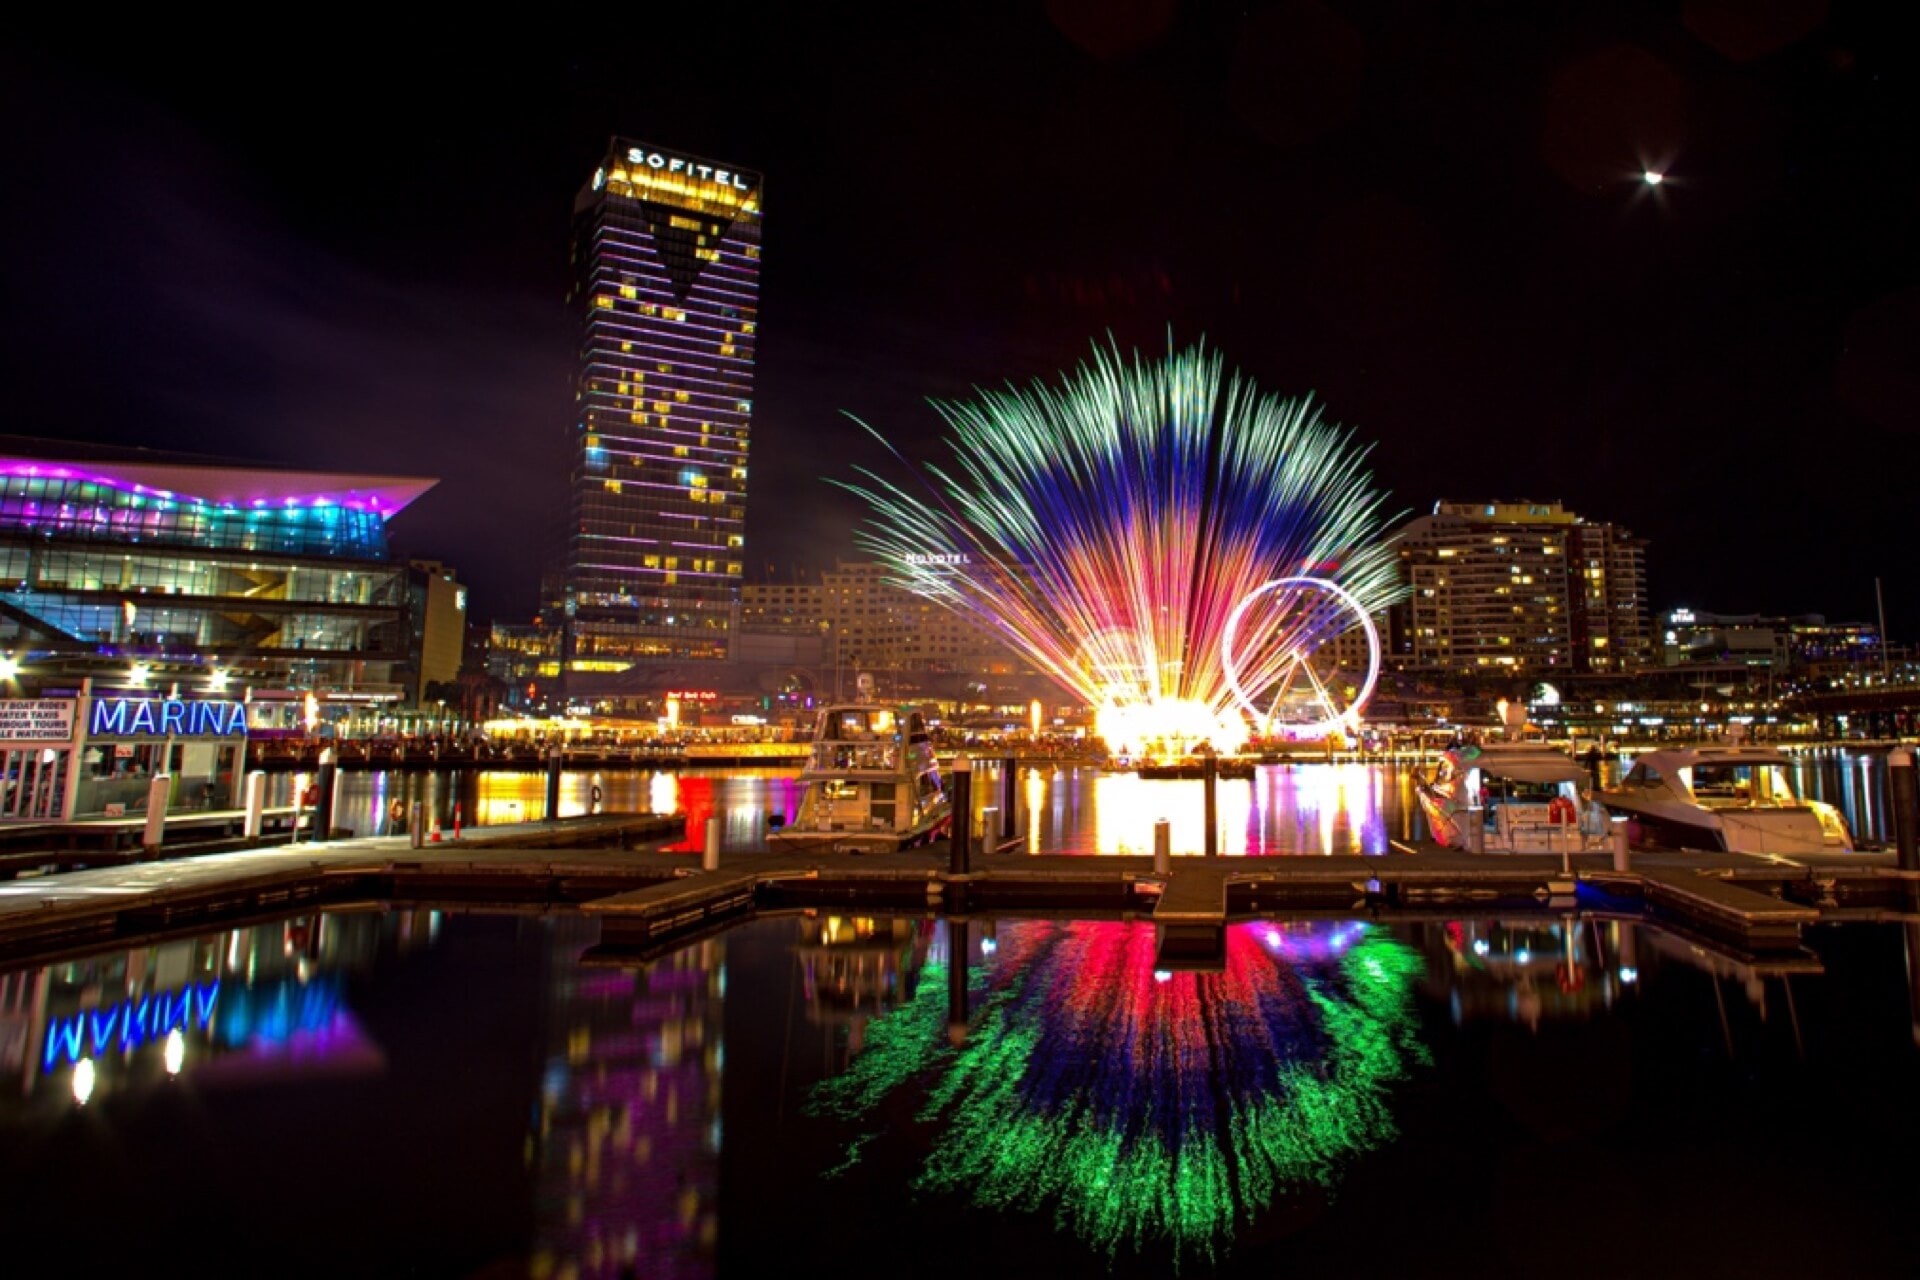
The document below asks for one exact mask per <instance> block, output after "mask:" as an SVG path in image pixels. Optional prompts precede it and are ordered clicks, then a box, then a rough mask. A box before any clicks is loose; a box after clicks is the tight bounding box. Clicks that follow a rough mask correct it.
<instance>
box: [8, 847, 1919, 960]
mask: <svg viewBox="0 0 1920 1280" xmlns="http://www.w3.org/2000/svg"><path fill="white" fill-rule="evenodd" d="M684 829H685V821H684V818H682V817H681V816H679V815H654V814H604V815H599V816H596V817H591V818H571V819H565V820H561V821H558V822H536V823H526V824H521V825H517V826H512V827H493V828H485V829H481V830H478V831H475V832H472V833H470V834H469V835H468V836H467V837H466V838H464V839H462V840H459V841H446V842H443V843H439V844H431V845H427V846H425V847H422V848H414V847H411V845H410V843H409V841H408V840H407V839H406V838H405V837H383V838H365V839H354V840H343V841H339V842H335V843H329V844H321V845H315V844H299V845H291V846H281V847H278V848H271V849H255V850H246V851H236V852H228V853H218V854H210V855H206V856H201V857H191V858H179V859H171V860H166V861H158V862H150V863H141V864H137V865H134V866H131V867H123V868H109V869H101V870H97V871H79V872H70V873H66V874H61V875H52V876H39V877H32V878H27V879H21V880H16V881H12V882H9V883H5V884H0V956H6V957H12V958H25V957H33V958H44V957H46V956H49V955H60V954H78V953H80V952H84V951H88V950H98V949H99V948H100V947H101V946H103V945H137V944H139V943H140V942H142V941H144V940H153V939H157V938H161V937H168V936H175V935H178V934H180V933H184V932H191V931H195V930H200V929H205V928H212V927H217V926H221V925H225V924H228V923H231V922H234V921H238V920H255V919H262V918H268V917H272V916H276V915H286V914H290V913H294V912H299V911H303V910H317V909H328V910H344V909H353V908H365V907H369V906H381V905H385V904H392V903H429V904H435V903H437V904H448V905H457V904H468V905H472V906H476V907H495V908H506V909H519V910H527V909H555V910H581V911H584V912H586V913H587V914H589V915H592V916H594V917H596V918H597V919H598V920H599V921H600V923H601V926H602V934H603V939H604V940H605V942H606V943H608V944H610V945H615V946H627V947H633V948H640V949H643V950H646V951H648V952H657V951H663V950H665V949H668V948H671V947H673V946H677V945H679V944H680V943H682V942H683V941H684V940H685V939H686V938H687V937H689V936H692V935H694V934H697V933H701V932H705V931H708V930H710V929H713V928H717V927H723V926H725V925H727V924H730V923H732V922H734V921H736V920H738V919H741V918H745V917H747V916H750V915H751V914H753V913H754V912H756V911H766V910H782V909H804V908H822V909H834V910H838V911H842V912H861V911H876V912H882V911H919V912H927V911H934V912H943V913H947V914H953V915H970V914H988V915H992V914H1016V915H1017V914H1029V915H1030V914H1058V915H1063V916H1064V915H1076V914H1094V915H1103V916H1119V917H1122V918H1131V919H1140V920H1145V921H1151V922H1154V923H1157V924H1160V925H1163V926H1166V934H1167V938H1166V945H1169V946H1170V947H1171V949H1172V951H1178V952H1180V953H1181V956H1182V958H1185V959H1187V960H1190V961H1192V963H1193V964H1194V965H1195V966H1197V967H1205V963H1206V960H1207V956H1208V942H1209V939H1210V937H1211V936H1212V935H1213V933H1214V932H1216V931H1217V930H1218V929H1220V928H1222V927H1224V925H1225V924H1226V923H1228V922H1229V921H1231V920H1234V919H1240V918H1254V917H1259V916H1262V915H1287V916H1292V917H1298V916H1342V917H1362V918H1386V917H1387V916H1389V915H1392V916H1399V915H1403V914H1408V913H1411V914H1416V915H1420V914H1424V915H1432V916H1437V917H1449V916H1453V915H1458V914H1460V913H1461V912H1463V911H1472V910H1476V909H1492V908H1496V907H1498V908H1501V909H1506V908H1512V907H1518V908H1524V909H1540V910H1548V909H1554V910H1558V909H1565V908H1568V907H1572V906H1576V905H1577V906H1578V907H1579V908H1580V909H1583V910H1589V911H1600V912H1607V913H1615V914H1619V915H1623V916H1627V915H1639V914H1644V915H1651V916H1657V917H1658V918H1659V919H1660V920H1661V921H1662V923H1663V924H1666V925H1667V926H1669V927H1671V928H1676V929H1679V930H1681V931H1683V932H1684V931H1687V930H1693V931H1696V932H1698V933H1699V934H1701V935H1703V936H1709V937H1712V938H1714V939H1715V940H1717V941H1719V942H1721V943H1726V944H1731V945H1735V946H1737V947H1741V948H1745V949H1748V950H1754V951H1763V950H1772V949H1780V948H1791V947H1795V946H1797V945H1798V944H1799V938H1800V931H1801V930H1802V929H1803V928H1804V927H1805V926H1807V925H1809V924H1813V923H1817V922H1824V921H1833V920H1843V919H1887V918H1907V916H1906V915H1905V914H1904V913H1905V912H1907V911H1908V910H1910V908H1909V907H1908V905H1907V904H1908V894H1909V893H1910V891H1911V890H1912V888H1913V878H1912V877H1911V876H1908V875H1906V874H1904V873H1902V872H1900V871H1898V870H1897V868H1896V867H1895V865H1894V861H1895V860H1894V857H1893V855H1892V854H1888V853H1861V854H1851V855H1838V854H1830V855H1815V856H1809V857H1805V858H1799V859H1788V858H1777V857H1776V858H1755V857H1746V856H1742V855H1725V854H1703V853H1686V854H1635V855H1633V857H1632V862H1631V866H1630V869H1628V870H1625V871H1621V870H1617V869H1615V867H1614V865H1613V862H1612V858H1611V856H1610V855H1609V854H1606V853H1577V854H1569V855H1565V856H1562V855H1553V854H1542V855H1478V856H1476V855H1472V854H1466V853H1461V852H1457V851H1452V850H1446V849H1441V848H1438V847H1434V846H1406V845H1396V846H1395V847H1394V849H1393V851H1392V852H1390V853H1386V854H1380V855H1359V854H1345V855H1331V856H1321V855H1312V856H1277V857H1256V858H1245V857H1213V858H1207V857H1200V856H1185V857H1175V858H1172V859H1171V860H1170V862H1169V864H1168V869H1167V870H1166V871H1156V870H1155V866H1154V860H1153V859H1152V858H1148V857H1130V856H1084V855H1083V856H1062V855H1049V854H1039V855H1031V854H1026V853H990V854H984V855H976V856H975V857H973V858H972V859H970V860H968V862H967V864H966V866H965V868H964V869H956V867H955V862H954V859H953V857H952V851H951V850H950V849H948V848H947V847H945V846H944V845H941V844H936V845H932V846H928V847H926V848H923V849H918V850H910V851H905V852H901V853H896V854H886V855H868V856H855V855H849V854H844V853H834V852H826V851H822V852H811V853H809V852H771V851H765V850H751V851H733V852H729V853H726V854H725V855H723V856H722V857H721V858H720V859H719V860H718V865H717V867H715V868H713V869H703V868H702V865H701V863H702V859H701V856H700V855H699V854H697V853H686V852H674V853H668V852H662V851H660V850H659V849H658V848H657V847H653V846H658V845H660V844H664V843H666V842H668V841H678V840H679V839H681V837H682V834H683V832H684ZM610 845H611V846H619V845H629V846H635V847H607V846H610ZM1170 957H1171V952H1170Z"/></svg>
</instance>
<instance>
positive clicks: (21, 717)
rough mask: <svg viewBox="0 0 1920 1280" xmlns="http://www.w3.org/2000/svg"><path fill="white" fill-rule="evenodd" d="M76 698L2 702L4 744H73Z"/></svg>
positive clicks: (0, 725) (0, 733)
mask: <svg viewBox="0 0 1920 1280" xmlns="http://www.w3.org/2000/svg"><path fill="white" fill-rule="evenodd" d="M73 707H74V700H73V699H72V698H0V742H71V741H72V740H73Z"/></svg>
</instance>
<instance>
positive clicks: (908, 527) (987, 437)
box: [842, 346, 1396, 752]
mask: <svg viewBox="0 0 1920 1280" xmlns="http://www.w3.org/2000/svg"><path fill="white" fill-rule="evenodd" d="M935 408H936V409H937V410H938V412H939V413H940V415H941V417H942V418H943V419H944V420H945V421H946V423H947V425H948V426H949V428H951V431H952V435H951V436H950V437H949V444H950V445H951V446H952V448H953V450H954V454H955V463H954V464H953V465H952V466H951V467H939V466H929V467H927V469H926V471H927V474H926V476H925V477H924V481H925V483H924V484H923V485H920V486H914V487H912V488H908V487H903V486H901V485H897V484H894V483H892V482H890V481H888V480H886V479H884V478H883V477H881V476H879V475H877V474H876V473H874V472H871V471H866V470H862V471H861V472H860V474H861V476H862V477H863V478H864V479H863V482H856V483H847V484H843V486H842V487H844V488H846V489H848V490H850V491H851V492H853V493H856V494H858V495H859V496H860V497H862V498H863V499H865V500H866V501H867V503H868V504H869V506H870V507H871V509H872V513H871V515H870V516H869V517H868V519H867V520H866V521H864V522H863V523H862V525H861V527H860V529H859V531H858V532H857V534H856V538H857V540H858V542H859V543H860V545H861V547H862V548H863V549H864V550H866V551H868V552H869V553H871V554H872V555H874V556H875V557H876V558H878V559H879V560H880V561H882V562H883V563H885V564H886V565H887V566H889V568H890V570H891V574H890V577H891V580H892V581H893V582H894V583H895V584H896V585H899V586H901V587H904V588H905V589H906V590H908V591H911V592H913V593H914V594H916V595H919V596H922V597H924V598H926V599H929V600H932V601H935V602H938V603H940V604H942V605H945V606H946V607H947V608H949V609H952V610H954V611H956V612H958V613H960V614H962V615H964V616H967V617H969V618H971V619H974V620H975V621H977V622H978V623H979V624H980V625H981V626H982V627H985V628H987V629H989V630H991V631H993V632H995V633H997V634H998V635H1000V636H1001V637H1002V638H1004V639H1005V640H1006V642H1007V643H1008V644H1009V645H1010V646H1011V647H1012V648H1013V649H1014V650H1015V651H1016V652H1018V653H1020V654H1021V655H1022V656H1024V657H1025V658H1026V659H1027V660H1028V661H1030V662H1032V663H1033V664H1034V666H1035V667H1036V668H1037V669H1038V670H1041V671H1043V672H1046V673H1047V674H1049V675H1051V676H1052V677H1053V678H1054V679H1055V680H1057V681H1058V682H1059V683H1060V684H1061V685H1062V686H1064V687H1065V688H1066V689H1068V690H1070V691H1071V692H1073V693H1074V694H1076V695H1078V696H1079V697H1080V698H1082V699H1083V700H1084V701H1085V702H1086V703H1087V704H1088V705H1090V706H1093V707H1095V708H1097V709H1098V711H1099V713H1100V716H1101V729H1102V735H1103V736H1104V737H1106V739H1107V742H1108V744H1109V745H1110V746H1113V747H1115V748H1116V749H1126V748H1127V747H1128V746H1131V747H1132V749H1134V750H1139V751H1149V750H1155V749H1156V748H1157V749H1158V750H1160V751H1161V752H1168V751H1177V750H1181V749H1184V748H1185V747H1186V746H1189V745H1192V744H1196V743H1198V742H1201V741H1212V742H1213V743H1214V745H1215V746H1216V747H1218V748H1219V749H1222V750H1227V749H1232V748H1233V747H1237V746H1238V745H1239V743H1240V742H1241V741H1242V740H1243V739H1244V738H1245V736H1246V732H1247V723H1246V722H1247V714H1248V713H1251V714H1252V715H1253V717H1254V718H1255V719H1256V720H1258V719H1268V718H1272V717H1273V716H1274V715H1275V713H1276V712H1277V711H1279V709H1280V708H1281V707H1282V706H1284V705H1287V704H1289V703H1297V702H1300V701H1302V700H1304V701H1305V702H1306V703H1308V704H1311V705H1312V707H1313V708H1314V710H1313V713H1312V716H1311V717H1309V718H1317V719H1320V720H1323V721H1325V722H1329V723H1333V722H1338V721H1342V720H1347V719H1350V718H1352V717H1356V716H1357V714H1358V710H1359V705H1358V704H1359V703H1360V702H1362V701H1364V692H1363V690H1362V687H1361V686H1358V685H1356V686H1354V687H1353V688H1351V689H1342V688H1334V687H1330V685H1331V683H1332V682H1331V680H1330V678H1329V669H1328V666H1327V664H1326V662H1325V661H1324V660H1320V661H1315V660H1314V659H1315V655H1316V654H1320V653H1321V652H1322V651H1323V650H1326V649H1327V648H1328V646H1330V644H1331V642H1332V641H1333V640H1334V639H1335V638H1336V637H1337V636H1338V635H1339V634H1341V633H1342V632H1344V631H1346V630H1348V629H1350V628H1361V627H1364V625H1365V623H1364V619H1365V618H1366V616H1367V615H1371V614H1374V613H1377V612H1378V611H1380V610H1381V609H1383V608H1384V607H1385V606H1386V605H1387V604H1388V603H1390V602H1391V600H1392V599H1393V597H1394V594H1395V592H1396V574H1395V569H1394V563H1393V557H1392V554H1391V552H1390V551H1389V550H1388V548H1387V547H1386V545H1385V540H1384V538H1383V536H1382V533H1383V530H1384V528H1385V521H1384V520H1383V518H1382V514H1383V513H1382V504H1383V501H1384V498H1383V495H1382V494H1380V493H1379V492H1377V491H1376V490H1375V489H1374V488H1373V485H1372V478H1371V476H1370V475H1369V474H1368V472H1367V471H1366V469H1365V467H1364V465H1363V463H1364V460H1365V456H1366V450H1365V449H1363V448H1361V447H1359V446H1357V445H1355V443H1354V442H1353V438H1352V434H1351V433H1350V432H1348V431H1347V430H1345V429H1343V428H1341V427H1338V426H1335V425H1332V424H1329V423H1326V422H1324V421H1322V419H1321V417H1320V414H1319V410H1318V409H1317V408H1315V407H1313V406H1312V405H1310V404H1309V403H1308V402H1307V401H1304V400H1284V399H1280V398H1278V397H1275V396H1271V395H1261V394H1260V393H1259V392H1258V391H1257V390H1256V389H1255V387H1254V386H1253V385H1252V384H1251V383H1250V382H1247V381H1246V380H1244V379H1242V378H1241V377H1239V376H1238V375H1237V374H1234V375H1227V374H1224V373H1223V369H1222V363H1221V360H1220V357H1219V356H1218V355H1217V354H1216V353H1213V352H1210V351H1207V350H1206V349H1205V348H1204V346H1195V347H1191V348H1188V349H1187V350H1184V351H1170V352H1169V353H1168V355H1167V357H1166V358H1165V359H1164V360H1157V361H1149V360H1147V359H1145V358H1143V357H1142V356H1140V355H1139V354H1138V353H1137V352H1136V353H1135V354H1134V356H1133V358H1132V359H1131V360H1130V361H1129V360H1128V359H1126V358H1125V357H1123V356H1122V355H1121V354H1120V352H1119V351H1118V349H1117V348H1116V349H1111V350H1108V349H1102V348H1099V347H1097V346H1096V347H1095V349H1094V352H1093V355H1092V358H1091V359H1090V360H1087V361H1084V362H1082V363H1081V365H1080V366H1079V367H1078V369H1076V370H1075V371H1074V373H1072V374H1070V375H1068V376H1066V377H1065V378H1063V379H1062V381H1061V383H1060V385H1059V386H1057V387H1050V386H1046V385H1043V384H1039V383H1036V384H1033V385H1032V386H1029V387H1026V388H1017V387H1011V386H1010V387H1008V388H1007V389H1006V390H1003V391H988V392H982V393H981V394H980V395H979V397H978V398H977V399H975V400H973V401H970V402H960V403H943V402H936V404H935ZM862 425H865V424H862ZM869 430H871V428H869ZM875 434H876V435H878V434H879V433H878V432H875ZM929 552H935V553H943V554H938V555H929V554H928V553H929ZM953 553H959V554H960V555H963V556H964V557H965V559H966V563H965V564H963V565H954V564H951V563H947V561H950V560H951V559H953ZM1283 718H1284V717H1283Z"/></svg>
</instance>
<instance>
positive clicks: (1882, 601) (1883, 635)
mask: <svg viewBox="0 0 1920 1280" xmlns="http://www.w3.org/2000/svg"><path fill="white" fill-rule="evenodd" d="M1873 603H1874V604H1875V605H1876V606H1878V607H1879V610H1880V683H1881V684H1890V683H1892V681H1893V673H1892V670H1891V668H1890V665H1889V664H1890V663H1891V662H1892V659H1891V658H1889V657H1888V656H1887V598H1886V597H1885V596H1883V595H1881V594H1880V579H1879V578H1877V577H1876V578H1875V579H1874V580H1873Z"/></svg>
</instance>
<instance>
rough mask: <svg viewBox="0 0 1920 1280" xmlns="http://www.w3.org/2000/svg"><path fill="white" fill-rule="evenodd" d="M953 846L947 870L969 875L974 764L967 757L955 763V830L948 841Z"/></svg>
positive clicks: (957, 874) (956, 758)
mask: <svg viewBox="0 0 1920 1280" xmlns="http://www.w3.org/2000/svg"><path fill="white" fill-rule="evenodd" d="M947 843H948V844H949V845H950V846H951V850H950V852H949V855H948V860H947V869H948V870H949V871H951V872H952V873H953V874H954V875H956V876H964V875H966V874H967V871H968V866H969V859H968V855H969V854H971V853H972V852H973V762H972V761H970V760H968V759H967V758H966V757H965V756H955V757H954V761H953V828H952V832H951V835H950V837H949V839H948V841H947Z"/></svg>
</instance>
